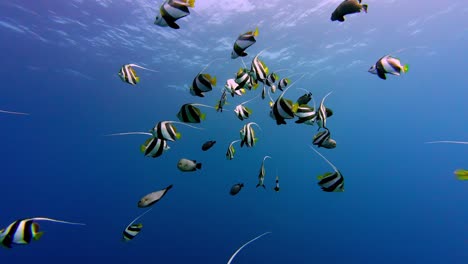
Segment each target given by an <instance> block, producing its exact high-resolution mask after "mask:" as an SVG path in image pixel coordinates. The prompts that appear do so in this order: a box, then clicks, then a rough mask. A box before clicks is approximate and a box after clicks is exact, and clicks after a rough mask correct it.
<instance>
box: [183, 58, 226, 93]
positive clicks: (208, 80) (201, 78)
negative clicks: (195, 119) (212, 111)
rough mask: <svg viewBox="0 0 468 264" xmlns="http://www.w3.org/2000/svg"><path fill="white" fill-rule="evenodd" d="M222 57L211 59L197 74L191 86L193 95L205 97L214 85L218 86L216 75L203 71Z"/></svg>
mask: <svg viewBox="0 0 468 264" xmlns="http://www.w3.org/2000/svg"><path fill="white" fill-rule="evenodd" d="M221 59H222V58H217V59H214V60H212V61H210V62H209V63H208V64H207V65H206V66H205V67H204V68H203V69H202V70H201V71H200V72H199V73H198V74H197V76H195V78H194V79H193V82H192V86H190V89H189V90H190V94H191V95H193V96H198V97H205V93H206V92H209V91H211V90H213V86H216V77H215V76H211V75H210V74H208V73H203V72H204V71H205V70H206V68H208V66H210V65H211V64H212V63H213V62H215V61H217V60H221Z"/></svg>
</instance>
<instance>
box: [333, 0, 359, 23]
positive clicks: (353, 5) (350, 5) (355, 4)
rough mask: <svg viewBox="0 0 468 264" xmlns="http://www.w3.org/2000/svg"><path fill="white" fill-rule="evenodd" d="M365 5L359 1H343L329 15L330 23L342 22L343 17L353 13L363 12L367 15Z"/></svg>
mask: <svg viewBox="0 0 468 264" xmlns="http://www.w3.org/2000/svg"><path fill="white" fill-rule="evenodd" d="M367 7H368V6H367V4H361V0H344V1H343V2H341V4H340V5H339V6H338V7H337V8H336V9H335V11H333V13H332V15H331V18H330V19H331V21H337V20H338V21H340V22H344V21H345V18H344V16H346V15H349V14H354V13H360V12H361V11H364V12H366V13H367Z"/></svg>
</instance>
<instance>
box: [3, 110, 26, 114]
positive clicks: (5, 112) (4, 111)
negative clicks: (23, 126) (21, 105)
mask: <svg viewBox="0 0 468 264" xmlns="http://www.w3.org/2000/svg"><path fill="white" fill-rule="evenodd" d="M0 113H3V114H11V115H29V114H28V113H22V112H12V111H6V110H0Z"/></svg>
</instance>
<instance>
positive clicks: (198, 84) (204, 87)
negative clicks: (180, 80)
mask: <svg viewBox="0 0 468 264" xmlns="http://www.w3.org/2000/svg"><path fill="white" fill-rule="evenodd" d="M213 86H216V77H214V76H211V75H209V74H208V73H200V74H197V76H195V78H194V79H193V82H192V86H191V87H190V94H191V95H194V96H199V97H205V95H204V93H206V92H209V91H211V90H213Z"/></svg>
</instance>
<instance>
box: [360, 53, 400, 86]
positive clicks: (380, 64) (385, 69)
mask: <svg viewBox="0 0 468 264" xmlns="http://www.w3.org/2000/svg"><path fill="white" fill-rule="evenodd" d="M408 69H409V66H408V64H405V65H401V62H400V60H399V59H397V58H394V57H391V56H390V55H387V56H384V57H382V58H380V59H379V60H378V61H377V62H376V63H375V64H374V65H372V66H371V67H370V69H369V72H370V73H372V74H377V76H379V78H380V79H383V80H386V79H387V76H386V75H385V74H387V73H389V74H392V75H397V76H399V75H400V74H401V73H406V72H407V71H408Z"/></svg>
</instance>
